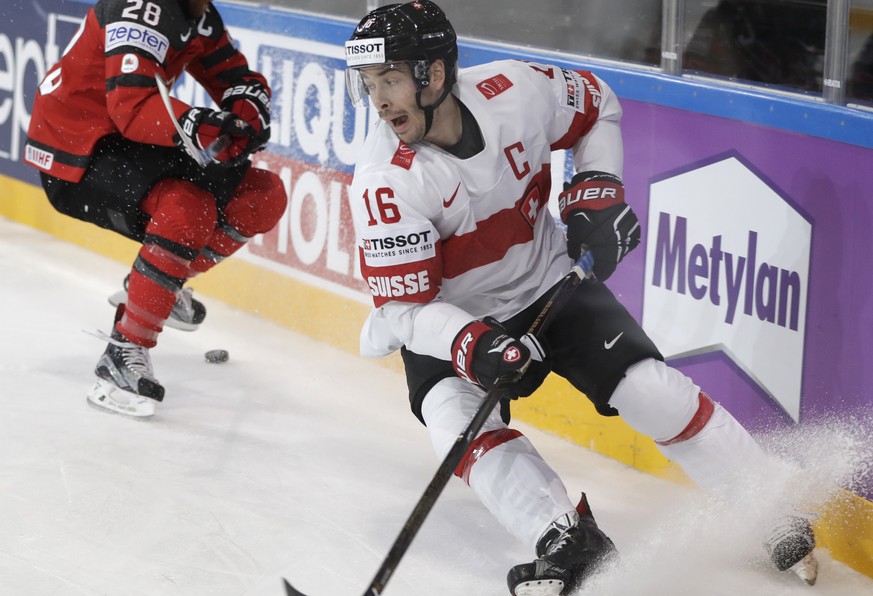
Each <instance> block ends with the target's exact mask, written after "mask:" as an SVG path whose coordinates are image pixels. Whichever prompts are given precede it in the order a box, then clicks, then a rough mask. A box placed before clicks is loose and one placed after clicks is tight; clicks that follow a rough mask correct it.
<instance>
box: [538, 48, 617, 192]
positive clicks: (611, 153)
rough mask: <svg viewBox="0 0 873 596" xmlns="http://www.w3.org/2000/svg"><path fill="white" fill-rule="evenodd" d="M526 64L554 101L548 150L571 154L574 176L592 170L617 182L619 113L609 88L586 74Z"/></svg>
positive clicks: (594, 77)
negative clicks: (607, 175)
mask: <svg viewBox="0 0 873 596" xmlns="http://www.w3.org/2000/svg"><path fill="white" fill-rule="evenodd" d="M527 64H528V66H529V67H530V69H531V72H532V73H538V75H539V78H540V79H541V81H540V87H541V88H547V89H548V90H549V91H550V93H551V96H552V99H553V100H554V101H555V105H556V110H555V117H554V119H553V120H552V122H551V126H550V128H549V133H548V134H549V139H550V141H551V143H552V149H553V150H555V149H570V150H572V152H573V161H574V164H575V166H576V171H577V172H583V171H588V170H596V171H600V172H608V173H610V174H615V175H616V176H618V177H619V178H620V177H621V174H622V169H623V160H624V151H623V146H622V138H621V115H622V111H621V105H620V104H619V102H618V98H617V97H616V95H615V93H614V92H613V91H612V88H610V87H609V85H607V84H606V82H605V81H603V80H602V79H601V78H600V77H598V76H597V75H595V74H594V73H592V72H590V71H587V70H568V69H565V68H559V67H557V66H551V65H548V64H537V63H533V62H528V63H527ZM534 76H535V77H536V76H537V75H534ZM543 82H546V85H545V86H544V87H543V85H542V83H543Z"/></svg>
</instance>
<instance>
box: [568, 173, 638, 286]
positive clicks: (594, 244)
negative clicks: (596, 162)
mask: <svg viewBox="0 0 873 596" xmlns="http://www.w3.org/2000/svg"><path fill="white" fill-rule="evenodd" d="M558 205H559V207H560V209H561V220H562V221H563V222H564V223H566V224H567V254H568V255H570V258H571V259H573V260H576V259H578V258H579V255H580V254H582V247H583V246H586V247H587V248H588V250H589V251H590V252H591V255H592V256H593V257H594V269H593V271H594V275H595V276H596V277H597V278H598V279H600V280H601V281H606V280H607V279H608V278H609V276H610V275H612V273H613V272H614V271H615V267H616V266H617V265H618V264H619V263H620V262H621V260H622V259H623V258H624V257H625V255H627V254H628V253H629V252H630V251H632V250H633V249H634V248H636V247H637V245H638V244H639V243H640V223H639V221H638V220H637V216H636V214H635V213H634V212H633V210H632V209H631V208H630V205H627V204H626V203H625V202H624V186H623V185H622V183H621V180H620V179H619V178H618V177H617V176H613V175H612V174H607V173H605V172H580V173H578V174H576V175H575V176H573V180H572V181H571V182H569V183H568V184H565V185H564V192H562V193H561V194H559V195H558Z"/></svg>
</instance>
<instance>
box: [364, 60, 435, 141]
mask: <svg viewBox="0 0 873 596" xmlns="http://www.w3.org/2000/svg"><path fill="white" fill-rule="evenodd" d="M361 78H362V79H363V82H364V85H365V86H366V87H367V93H368V94H369V96H370V101H371V102H372V103H373V107H374V108H376V110H377V111H378V113H379V117H380V118H382V120H384V121H385V122H386V123H387V124H388V125H389V126H390V127H391V129H392V130H393V131H394V133H395V134H396V135H397V136H398V137H399V138H400V140H401V141H403V142H404V143H406V144H407V145H408V144H410V143H417V142H418V141H420V140H422V139H423V138H424V131H425V121H424V112H422V111H421V110H420V109H419V107H418V104H416V102H415V92H416V86H415V81H414V80H413V78H412V73H411V72H410V71H409V66H408V65H407V64H402V63H401V64H392V65H387V66H383V65H379V66H371V67H369V68H363V69H361ZM422 101H423V102H424V97H422ZM425 105H426V104H425Z"/></svg>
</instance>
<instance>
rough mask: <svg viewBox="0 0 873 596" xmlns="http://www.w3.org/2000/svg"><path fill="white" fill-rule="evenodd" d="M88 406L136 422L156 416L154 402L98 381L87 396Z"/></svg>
mask: <svg viewBox="0 0 873 596" xmlns="http://www.w3.org/2000/svg"><path fill="white" fill-rule="evenodd" d="M87 401H88V405H90V406H91V407H93V408H96V409H98V410H101V411H103V412H109V413H110V414H118V415H119V416H124V417H125V418H133V419H134V420H148V419H150V418H151V417H152V416H154V414H155V404H154V400H152V399H149V398H148V397H143V396H142V395H137V394H136V393H131V392H130V391H125V390H124V389H119V388H118V387H116V386H115V385H113V384H112V383H110V382H109V381H106V380H103V379H98V380H97V382H96V383H95V384H94V386H93V387H92V388H91V390H90V391H89V392H88V396H87Z"/></svg>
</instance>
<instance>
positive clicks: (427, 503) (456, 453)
mask: <svg viewBox="0 0 873 596" xmlns="http://www.w3.org/2000/svg"><path fill="white" fill-rule="evenodd" d="M582 277H584V273H583V272H582V269H581V268H580V267H579V266H578V265H577V266H576V267H573V270H572V271H570V273H568V274H567V275H566V276H564V278H563V279H562V280H561V283H560V285H558V287H557V288H555V291H554V292H553V293H552V296H551V298H549V301H548V302H546V304H545V306H543V309H542V310H541V311H540V313H539V315H537V318H536V319H534V321H533V323H532V324H531V326H530V329H529V330H528V333H531V334H533V335H537V334H538V333H539V332H541V331H542V330H543V329H545V328H546V326H547V323H548V321H549V319H550V318H551V314H552V313H553V312H555V311H556V309H555V305H556V304H558V303H559V302H561V301H562V299H563V298H565V297H566V295H567V293H568V289H572V288H575V287H576V286H577V285H578V284H579V282H580V281H581V280H582ZM514 381H515V378H504V379H500V380H498V381H497V382H496V383H495V384H494V385H493V386H492V387H491V388H490V389H489V390H488V391H487V392H486V393H485V398H484V400H483V401H482V405H481V406H479V409H478V410H477V411H476V414H475V415H474V416H473V419H472V420H471V421H470V424H469V425H467V428H466V429H465V430H464V432H462V433H461V434H460V435H458V438H457V439H455V443H454V444H453V445H452V448H451V449H450V450H449V453H448V455H446V457H445V459H444V460H443V463H442V464H440V467H439V468H438V469H437V471H436V474H435V475H434V477H433V479H432V480H431V481H430V484H428V486H427V488H426V489H425V490H424V494H423V495H422V496H421V498H420V499H419V500H418V503H417V504H416V505H415V509H413V510H412V513H411V514H410V516H409V519H407V521H406V524H405V525H404V526H403V529H402V530H400V534H399V535H398V536H397V539H396V540H395V541H394V544H393V545H392V546H391V549H390V550H389V551H388V555H387V556H386V557H385V560H384V561H383V562H382V566H381V567H380V568H379V571H377V572H376V575H375V577H374V578H373V581H372V582H371V583H370V587H369V588H367V591H366V592H364V596H379V595H380V594H382V591H383V590H384V589H385V585H386V584H387V583H388V580H389V579H391V575H392V574H393V573H394V570H395V569H396V568H397V565H398V564H399V563H400V560H401V559H402V558H403V555H404V554H405V553H406V550H407V549H408V548H409V545H410V544H411V543H412V540H413V538H415V536H416V534H418V530H419V529H420V528H421V525H422V524H423V523H424V520H425V518H426V517H427V515H428V513H430V510H431V509H433V506H434V505H435V504H436V500H437V498H438V497H439V496H440V493H442V491H443V488H445V486H446V484H447V483H448V481H449V478H451V477H452V474H453V473H454V471H455V469H456V468H457V467H458V465H459V464H460V463H461V460H462V459H463V458H464V454H465V453H467V450H468V449H469V448H470V445H471V444H472V442H473V440H474V439H475V438H476V435H477V434H479V431H480V430H481V429H482V426H483V425H484V424H485V421H486V420H487V419H488V416H490V415H491V412H492V410H494V408H495V407H497V404H498V403H500V398H501V396H502V394H503V391H504V389H506V387H508V386H509V385H511V384H512V383H513V382H514Z"/></svg>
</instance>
